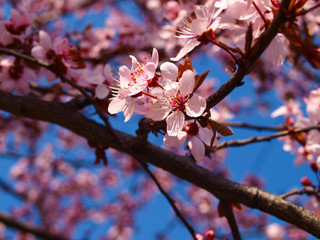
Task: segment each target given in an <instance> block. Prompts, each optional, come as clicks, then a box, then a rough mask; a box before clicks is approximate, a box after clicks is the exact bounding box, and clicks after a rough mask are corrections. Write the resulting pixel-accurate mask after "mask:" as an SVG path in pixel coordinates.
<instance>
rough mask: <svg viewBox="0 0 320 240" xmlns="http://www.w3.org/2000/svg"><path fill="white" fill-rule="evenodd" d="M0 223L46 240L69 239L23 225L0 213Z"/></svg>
mask: <svg viewBox="0 0 320 240" xmlns="http://www.w3.org/2000/svg"><path fill="white" fill-rule="evenodd" d="M0 222H2V223H3V224H5V225H6V226H8V227H11V228H15V229H17V230H19V231H22V232H27V233H31V234H33V235H35V236H36V237H39V238H42V239H45V240H67V238H64V237H62V236H59V235H56V234H53V233H49V232H48V231H46V230H44V229H40V228H37V227H34V226H31V225H29V224H26V223H22V222H19V221H17V220H16V219H14V218H12V217H10V216H7V215H5V214H3V213H0Z"/></svg>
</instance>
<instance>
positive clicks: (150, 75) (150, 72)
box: [146, 62, 156, 79]
mask: <svg viewBox="0 0 320 240" xmlns="http://www.w3.org/2000/svg"><path fill="white" fill-rule="evenodd" d="M146 71H147V74H148V79H152V78H153V77H154V75H155V73H156V65H154V63H151V62H149V63H147V64H146Z"/></svg>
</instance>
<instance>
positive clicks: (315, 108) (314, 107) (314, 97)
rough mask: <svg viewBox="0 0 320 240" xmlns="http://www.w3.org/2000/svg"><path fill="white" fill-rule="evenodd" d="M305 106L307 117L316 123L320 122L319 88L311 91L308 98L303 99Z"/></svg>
mask: <svg viewBox="0 0 320 240" xmlns="http://www.w3.org/2000/svg"><path fill="white" fill-rule="evenodd" d="M304 101H305V103H306V104H307V113H308V115H309V117H310V118H311V119H312V120H313V121H316V122H320V88H318V89H316V90H312V91H311V92H310V95H309V98H305V99H304Z"/></svg>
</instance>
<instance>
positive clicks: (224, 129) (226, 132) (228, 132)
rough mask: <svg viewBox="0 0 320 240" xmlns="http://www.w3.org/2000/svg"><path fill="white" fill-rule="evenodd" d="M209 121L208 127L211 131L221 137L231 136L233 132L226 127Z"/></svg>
mask: <svg viewBox="0 0 320 240" xmlns="http://www.w3.org/2000/svg"><path fill="white" fill-rule="evenodd" d="M209 121H210V125H211V127H212V129H214V130H216V131H217V132H218V133H220V134H221V135H222V136H225V137H227V136H231V135H233V132H232V131H231V129H230V128H229V127H227V126H226V125H224V124H221V123H218V122H216V121H213V120H211V119H209Z"/></svg>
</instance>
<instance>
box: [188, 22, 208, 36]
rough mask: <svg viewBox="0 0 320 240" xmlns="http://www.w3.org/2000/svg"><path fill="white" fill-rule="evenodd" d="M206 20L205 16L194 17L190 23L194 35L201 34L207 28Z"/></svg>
mask: <svg viewBox="0 0 320 240" xmlns="http://www.w3.org/2000/svg"><path fill="white" fill-rule="evenodd" d="M207 27H208V20H207V19H205V18H201V19H195V20H194V21H192V23H191V25H190V29H191V32H192V33H194V34H195V35H198V36H200V35H202V33H203V32H205V31H206V30H207Z"/></svg>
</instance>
